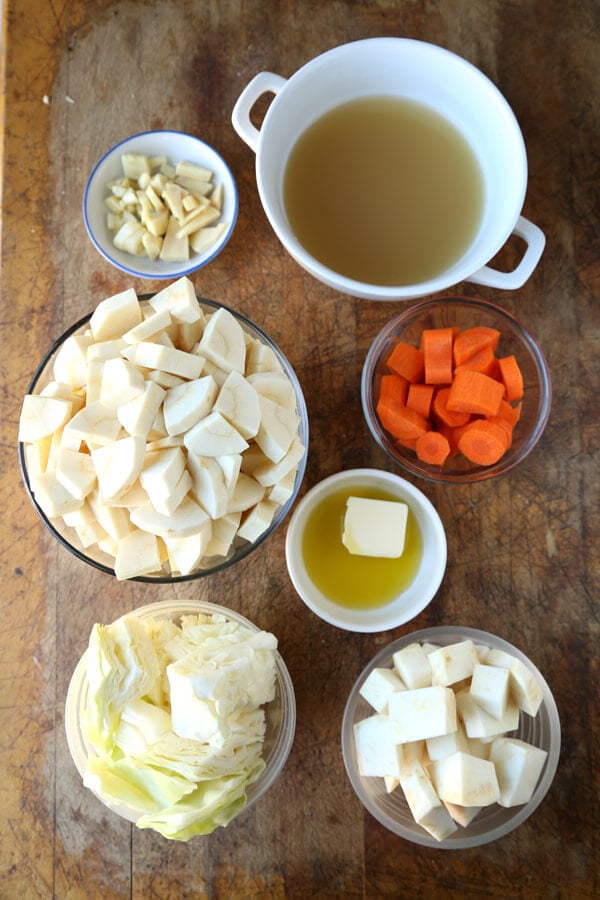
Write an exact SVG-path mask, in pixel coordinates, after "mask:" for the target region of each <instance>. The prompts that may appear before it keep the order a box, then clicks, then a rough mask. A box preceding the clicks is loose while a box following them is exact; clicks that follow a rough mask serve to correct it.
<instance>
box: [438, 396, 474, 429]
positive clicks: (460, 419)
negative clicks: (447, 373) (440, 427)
mask: <svg viewBox="0 0 600 900" xmlns="http://www.w3.org/2000/svg"><path fill="white" fill-rule="evenodd" d="M449 396H450V388H449V387H441V388H438V390H437V391H436V392H435V394H434V397H433V402H432V404H431V412H432V415H433V418H434V419H435V420H436V421H437V422H438V424H440V423H441V424H444V425H448V426H449V427H450V428H454V427H456V426H458V425H466V424H467V422H468V421H469V419H470V418H471V413H468V412H451V411H450V410H449V409H448V397H449Z"/></svg>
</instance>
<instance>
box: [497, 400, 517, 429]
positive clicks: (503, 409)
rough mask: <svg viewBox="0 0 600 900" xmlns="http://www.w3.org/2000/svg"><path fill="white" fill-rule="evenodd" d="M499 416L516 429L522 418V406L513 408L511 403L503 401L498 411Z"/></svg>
mask: <svg viewBox="0 0 600 900" xmlns="http://www.w3.org/2000/svg"><path fill="white" fill-rule="evenodd" d="M497 415H498V416H501V417H502V418H503V419H506V421H507V422H508V423H509V424H510V425H511V426H512V427H513V428H514V427H515V425H516V424H517V422H518V421H519V419H520V418H521V404H520V403H517V405H516V406H511V404H510V403H507V402H506V400H503V401H502V403H501V404H500V407H499V409H498V413H497Z"/></svg>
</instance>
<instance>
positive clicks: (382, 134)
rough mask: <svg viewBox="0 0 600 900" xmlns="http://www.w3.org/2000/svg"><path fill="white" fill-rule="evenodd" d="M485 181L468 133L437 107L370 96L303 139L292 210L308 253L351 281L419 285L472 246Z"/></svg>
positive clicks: (291, 170)
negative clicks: (467, 136)
mask: <svg viewBox="0 0 600 900" xmlns="http://www.w3.org/2000/svg"><path fill="white" fill-rule="evenodd" d="M483 198H484V188H483V178H482V174H481V169H480V166H479V163H478V161H477V158H476V156H475V154H474V152H473V150H472V149H471V147H470V146H469V144H468V142H467V141H466V139H465V138H464V137H463V135H462V134H461V132H460V131H458V129H457V128H456V127H455V126H454V125H453V124H452V123H451V122H449V121H447V120H446V119H445V118H443V117H442V116H440V115H439V114H438V113H437V112H434V111H433V110H431V109H430V108H429V107H426V106H424V105H422V104H420V103H415V102H414V101H411V100H404V99H401V98H395V97H366V98H361V99H359V100H352V101H350V102H348V103H344V104H342V105H341V106H338V107H336V108H335V109H333V110H331V111H330V112H328V113H325V115H323V116H322V117H321V118H320V119H317V121H316V122H314V123H313V124H312V125H311V126H310V127H309V128H308V129H307V130H306V131H305V132H304V133H303V134H302V135H301V136H300V138H299V139H298V141H297V142H296V144H295V145H294V147H293V148H292V151H291V153H290V156H289V159H288V161H287V164H286V169H285V174H284V204H285V209H286V213H287V216H288V220H289V223H290V225H291V227H292V230H293V231H294V233H295V235H296V237H297V238H298V240H299V241H300V243H301V244H302V245H303V247H304V248H305V249H306V250H307V251H308V252H309V253H310V254H311V255H312V256H314V257H315V259H317V260H319V262H321V263H323V264H324V265H326V266H328V267H329V268H330V269H333V270H334V271H335V272H338V273H340V274H342V275H344V276H346V277H348V278H353V279H355V280H358V281H363V282H366V283H369V284H377V285H388V286H391V285H396V286H398V285H410V284H416V283H418V282H421V281H427V280H429V279H431V278H435V277H436V276H437V275H440V274H441V273H442V272H444V271H445V270H446V269H447V268H448V267H450V266H452V265H453V264H454V263H455V262H457V261H458V260H459V259H460V257H461V256H462V255H463V254H464V252H465V251H466V250H467V249H468V247H469V246H470V244H471V243H472V241H473V239H474V237H475V235H476V233H477V230H478V227H479V223H480V221H481V217H482V211H483Z"/></svg>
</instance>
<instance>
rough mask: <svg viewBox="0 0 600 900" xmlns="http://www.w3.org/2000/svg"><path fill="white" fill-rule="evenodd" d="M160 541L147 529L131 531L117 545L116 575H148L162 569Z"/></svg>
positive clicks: (121, 576) (119, 576) (132, 576)
mask: <svg viewBox="0 0 600 900" xmlns="http://www.w3.org/2000/svg"><path fill="white" fill-rule="evenodd" d="M160 565H161V563H160V554H159V550H158V541H157V539H156V537H155V536H154V535H153V534H148V533H147V532H145V531H138V530H136V531H131V532H130V533H129V534H127V535H126V536H125V537H124V538H122V539H121V540H120V541H119V543H118V546H117V554H116V558H115V575H116V576H117V578H119V579H125V578H135V577H138V576H140V575H148V574H150V573H151V572H156V571H158V570H159V569H160Z"/></svg>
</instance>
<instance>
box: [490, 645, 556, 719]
mask: <svg viewBox="0 0 600 900" xmlns="http://www.w3.org/2000/svg"><path fill="white" fill-rule="evenodd" d="M486 663H487V664H488V665H492V666H502V667H504V668H508V669H509V670H510V685H509V691H510V694H511V695H512V697H513V698H514V700H515V703H516V704H517V706H518V707H519V708H520V709H522V710H523V711H524V712H526V713H528V715H530V716H535V715H537V712H538V710H539V708H540V705H541V702H542V699H543V694H542V688H541V686H540V684H539V682H538V680H537V678H536V677H535V675H534V674H533V672H532V671H531V670H530V669H529V668H528V667H527V666H526V665H525V663H523V662H521V660H520V659H517V658H516V656H513V655H512V654H510V653H506V652H505V651H504V650H497V649H494V648H492V649H491V650H490V652H489V653H488V654H487V656H486Z"/></svg>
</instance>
